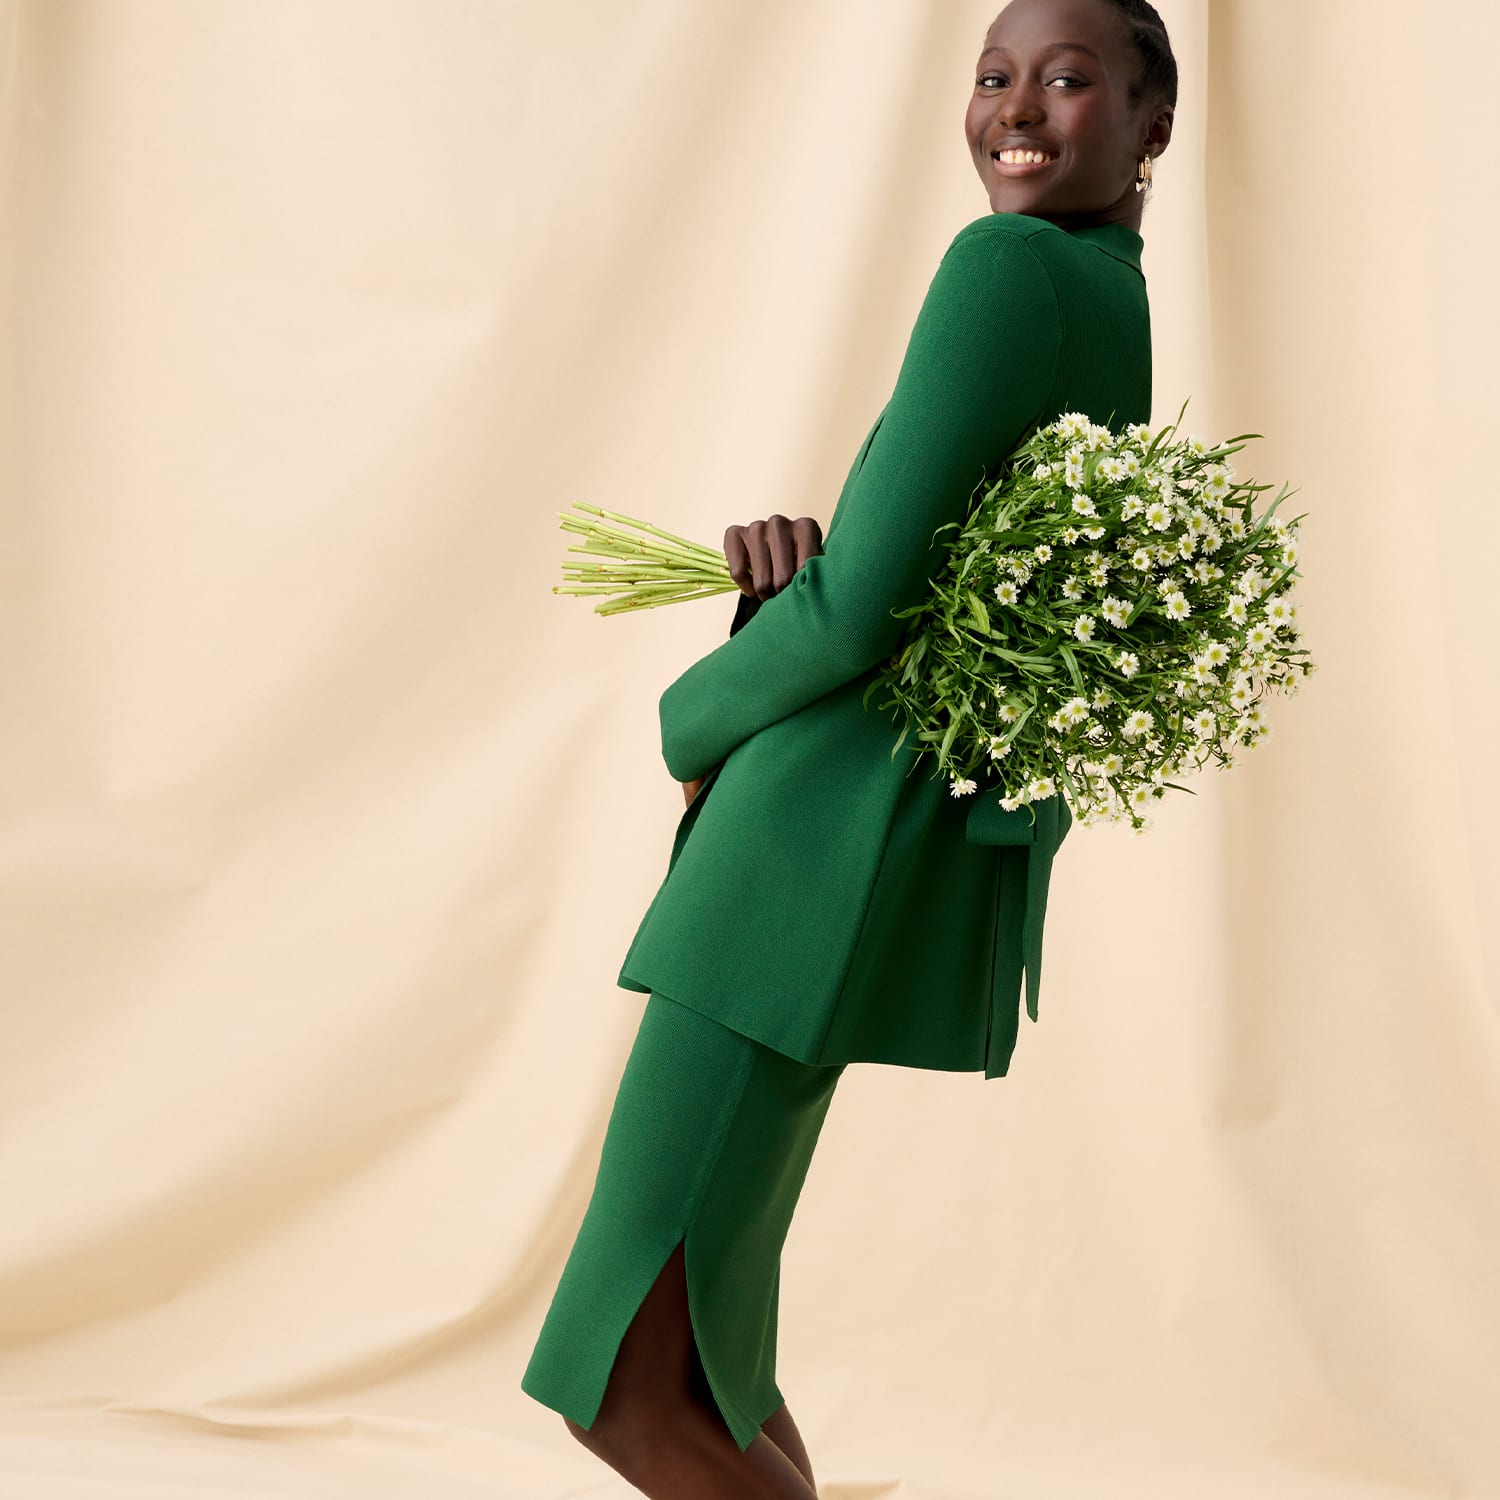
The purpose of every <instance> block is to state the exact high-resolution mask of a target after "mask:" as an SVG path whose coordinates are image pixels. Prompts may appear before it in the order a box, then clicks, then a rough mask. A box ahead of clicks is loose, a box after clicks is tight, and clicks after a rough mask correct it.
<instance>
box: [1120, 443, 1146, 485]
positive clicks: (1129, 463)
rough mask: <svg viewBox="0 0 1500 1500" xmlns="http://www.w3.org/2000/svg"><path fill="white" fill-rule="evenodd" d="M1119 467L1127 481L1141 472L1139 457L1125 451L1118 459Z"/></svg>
mask: <svg viewBox="0 0 1500 1500" xmlns="http://www.w3.org/2000/svg"><path fill="white" fill-rule="evenodd" d="M1120 467H1121V468H1122V469H1124V471H1125V477H1126V478H1127V479H1134V478H1135V476H1136V475H1137V474H1139V473H1140V472H1141V460H1140V456H1139V455H1138V454H1136V453H1132V452H1130V451H1129V450H1128V449H1127V450H1126V452H1125V453H1124V455H1123V456H1122V457H1121V459H1120Z"/></svg>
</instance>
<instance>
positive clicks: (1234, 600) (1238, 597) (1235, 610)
mask: <svg viewBox="0 0 1500 1500" xmlns="http://www.w3.org/2000/svg"><path fill="white" fill-rule="evenodd" d="M1224 609H1225V612H1226V613H1227V614H1228V615H1229V618H1230V619H1231V620H1232V621H1234V623H1235V624H1236V625H1243V624H1244V623H1245V621H1246V620H1248V619H1249V618H1250V601H1249V600H1248V599H1246V598H1245V596H1244V595H1243V594H1231V595H1230V596H1229V602H1228V603H1227V604H1226V605H1225V606H1224Z"/></svg>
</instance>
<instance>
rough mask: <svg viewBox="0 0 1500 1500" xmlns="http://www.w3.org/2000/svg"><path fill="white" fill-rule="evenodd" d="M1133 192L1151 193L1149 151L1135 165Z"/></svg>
mask: <svg viewBox="0 0 1500 1500" xmlns="http://www.w3.org/2000/svg"><path fill="white" fill-rule="evenodd" d="M1135 190H1136V192H1138V193H1149V192H1150V191H1151V153H1150V152H1149V151H1148V152H1147V153H1146V154H1145V155H1144V156H1143V157H1142V158H1141V159H1140V160H1139V161H1138V162H1137V163H1136V164H1135Z"/></svg>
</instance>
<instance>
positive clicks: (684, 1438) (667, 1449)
mask: <svg viewBox="0 0 1500 1500" xmlns="http://www.w3.org/2000/svg"><path fill="white" fill-rule="evenodd" d="M694 1357H695V1347H694V1343H693V1325H692V1321H691V1318H690V1316H689V1313H688V1299H687V1268H686V1263H685V1260H684V1252H683V1246H682V1243H681V1242H680V1241H679V1242H678V1244H677V1246H676V1248H675V1249H674V1250H673V1251H672V1253H671V1254H670V1255H669V1256H668V1257H667V1261H666V1264H665V1265H664V1266H663V1267H662V1270H661V1274H660V1275H659V1276H658V1277H657V1278H656V1283H655V1285H654V1286H652V1288H651V1290H650V1291H649V1292H647V1293H646V1296H645V1298H644V1300H643V1301H642V1303H641V1305H640V1308H639V1309H638V1310H637V1312H636V1315H635V1317H634V1319H633V1320H632V1321H631V1324H630V1327H629V1328H628V1329H626V1331H625V1337H624V1339H623V1340H622V1341H621V1343H620V1352H619V1354H618V1355H617V1356H616V1358H615V1364H614V1369H613V1370H612V1371H611V1372H610V1377H609V1383H608V1385H607V1386H606V1387H605V1391H604V1400H603V1402H602V1403H601V1404H600V1407H599V1415H598V1416H597V1417H596V1418H595V1419H594V1425H593V1426H592V1427H589V1428H583V1427H580V1426H579V1425H578V1424H577V1423H576V1422H574V1421H572V1420H571V1419H570V1418H566V1417H565V1418H564V1419H563V1420H564V1422H565V1423H566V1424H567V1428H568V1431H569V1432H571V1433H572V1434H573V1436H574V1437H575V1438H577V1439H578V1441H579V1442H580V1443H582V1444H583V1445H584V1447H586V1448H588V1449H589V1450H590V1452H592V1453H595V1454H597V1455H598V1457H600V1458H601V1459H603V1460H604V1462H605V1463H607V1464H608V1465H609V1466H610V1468H612V1469H614V1470H615V1471H616V1472H617V1473H619V1474H621V1475H623V1476H624V1477H625V1478H626V1479H628V1480H629V1481H630V1483H631V1484H633V1485H635V1487H636V1488H637V1489H638V1490H640V1491H641V1492H642V1493H643V1494H645V1495H648V1496H650V1497H651V1500H817V1490H816V1489H814V1488H813V1487H812V1486H811V1484H810V1483H809V1482H808V1481H807V1480H806V1479H805V1478H804V1477H803V1475H802V1474H801V1472H799V1470H798V1467H797V1465H796V1464H795V1463H793V1461H792V1460H791V1459H790V1458H789V1457H788V1456H787V1455H786V1454H785V1453H783V1452H782V1450H781V1449H780V1448H779V1447H778V1446H777V1445H776V1443H775V1442H774V1441H773V1440H772V1439H771V1438H770V1437H768V1436H767V1435H766V1434H765V1433H764V1432H761V1433H758V1434H757V1435H756V1437H755V1439H754V1441H753V1442H752V1443H751V1444H750V1446H749V1447H748V1448H746V1449H745V1450H744V1452H741V1451H740V1447H739V1444H738V1443H736V1442H735V1440H734V1436H733V1434H732V1433H731V1432H730V1431H729V1429H728V1427H726V1426H725V1425H724V1418H723V1417H722V1416H721V1415H720V1413H719V1410H718V1408H717V1406H715V1405H714V1403H713V1401H712V1398H711V1397H710V1398H708V1399H705V1397H704V1395H703V1393H702V1391H701V1390H700V1389H698V1388H697V1387H696V1383H695V1381H694V1377H693V1361H694ZM783 1410H785V1408H783Z"/></svg>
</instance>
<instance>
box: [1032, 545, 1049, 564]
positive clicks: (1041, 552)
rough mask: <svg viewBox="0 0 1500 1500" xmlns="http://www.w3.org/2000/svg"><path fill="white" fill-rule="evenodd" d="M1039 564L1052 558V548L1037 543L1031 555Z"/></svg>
mask: <svg viewBox="0 0 1500 1500" xmlns="http://www.w3.org/2000/svg"><path fill="white" fill-rule="evenodd" d="M1031 555H1032V556H1033V557H1034V558H1036V560H1037V561H1038V562H1039V563H1043V562H1046V561H1047V559H1048V558H1049V557H1051V556H1052V548H1051V547H1050V546H1048V544H1047V543H1046V542H1039V543H1037V545H1036V548H1035V549H1034V550H1033V552H1032V554H1031Z"/></svg>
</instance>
